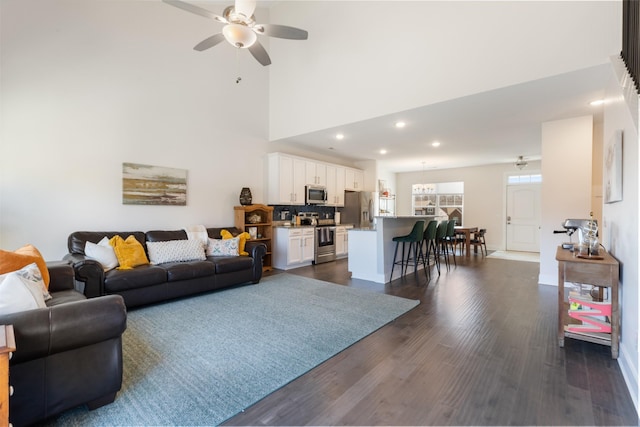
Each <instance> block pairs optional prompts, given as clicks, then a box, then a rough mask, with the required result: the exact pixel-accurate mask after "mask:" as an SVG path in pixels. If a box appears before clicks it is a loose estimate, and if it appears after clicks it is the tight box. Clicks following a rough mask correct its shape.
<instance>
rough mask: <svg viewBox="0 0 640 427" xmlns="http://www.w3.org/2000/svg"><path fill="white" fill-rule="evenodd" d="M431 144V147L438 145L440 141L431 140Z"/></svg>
mask: <svg viewBox="0 0 640 427" xmlns="http://www.w3.org/2000/svg"><path fill="white" fill-rule="evenodd" d="M431 146H432V147H440V142H439V141H433V142H432V143H431Z"/></svg>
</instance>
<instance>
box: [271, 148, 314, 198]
mask: <svg viewBox="0 0 640 427" xmlns="http://www.w3.org/2000/svg"><path fill="white" fill-rule="evenodd" d="M305 166H306V165H305V161H304V160H302V159H299V158H296V157H292V156H286V155H283V154H280V153H271V154H269V156H268V165H267V169H268V170H267V173H268V181H269V182H268V189H267V203H268V204H270V205H304V202H305V201H304V190H305V189H304V187H305V181H306V176H305V173H306V168H305Z"/></svg>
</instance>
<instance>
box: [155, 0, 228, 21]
mask: <svg viewBox="0 0 640 427" xmlns="http://www.w3.org/2000/svg"><path fill="white" fill-rule="evenodd" d="M162 1H163V2H165V3H166V4H170V5H171V6H175V7H177V8H180V9H182V10H186V11H187V12H191V13H195V14H196V15H200V16H204V17H205V18H209V19H213V20H216V21H218V22H222V23H225V24H226V23H227V20H226V19H224V18H223V17H222V16H218V15H216V14H215V13H213V12H210V11H208V10H207V9H203V8H201V7H198V6H194V5H192V4H189V3H185V2H183V1H180V0H162Z"/></svg>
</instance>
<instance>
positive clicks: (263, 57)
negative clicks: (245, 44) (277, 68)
mask: <svg viewBox="0 0 640 427" xmlns="http://www.w3.org/2000/svg"><path fill="white" fill-rule="evenodd" d="M249 52H251V55H253V57H254V58H256V60H258V62H259V63H261V64H262V65H264V66H267V65H269V64H271V58H269V54H268V53H267V51H266V50H265V49H264V47H263V46H262V45H261V44H260V42H259V41H257V40H256V42H255V43H254V44H252V45H251V46H249Z"/></svg>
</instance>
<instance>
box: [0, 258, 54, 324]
mask: <svg viewBox="0 0 640 427" xmlns="http://www.w3.org/2000/svg"><path fill="white" fill-rule="evenodd" d="M34 272H36V274H37V279H39V280H37V281H36V280H33V276H34ZM43 290H45V289H44V284H42V278H41V277H40V271H39V270H38V266H37V265H36V263H32V264H29V265H28V266H26V267H24V268H22V269H20V270H18V271H12V272H11V273H5V274H2V275H0V315H2V316H4V315H6V314H11V313H17V312H20V311H26V310H34V309H36V308H44V307H46V304H45V302H44V296H43ZM45 291H46V290H45ZM47 295H48V294H47Z"/></svg>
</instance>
